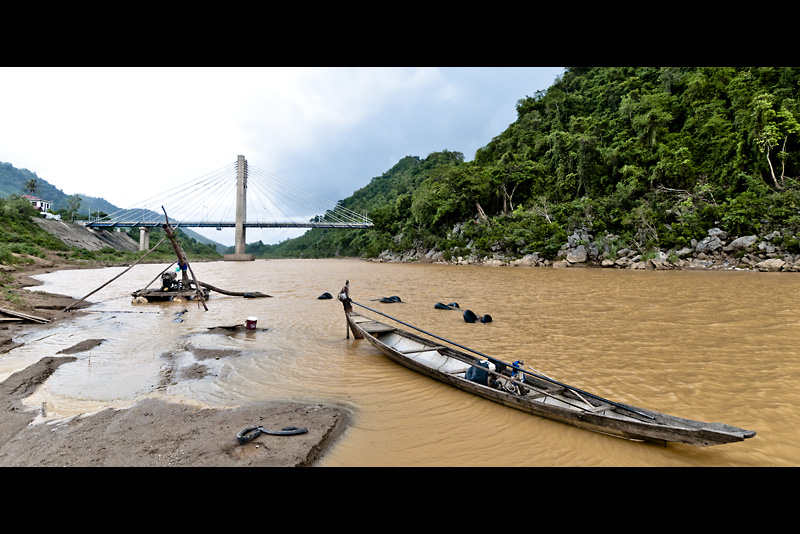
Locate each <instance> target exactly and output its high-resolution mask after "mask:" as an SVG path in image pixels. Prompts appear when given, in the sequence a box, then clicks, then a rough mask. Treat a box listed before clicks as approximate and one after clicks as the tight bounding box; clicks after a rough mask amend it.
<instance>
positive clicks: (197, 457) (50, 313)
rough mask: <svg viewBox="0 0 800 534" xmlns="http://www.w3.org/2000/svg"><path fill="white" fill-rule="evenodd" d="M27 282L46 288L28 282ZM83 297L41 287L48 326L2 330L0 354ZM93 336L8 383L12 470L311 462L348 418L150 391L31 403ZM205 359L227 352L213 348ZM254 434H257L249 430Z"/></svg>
mask: <svg viewBox="0 0 800 534" xmlns="http://www.w3.org/2000/svg"><path fill="white" fill-rule="evenodd" d="M20 285H21V286H24V285H37V284H36V282H33V283H29V282H28V281H27V280H26V281H21V283H20ZM73 302H74V299H72V298H71V297H65V296H62V295H52V294H46V293H34V294H32V295H30V296H29V297H28V302H27V304H29V307H27V308H26V311H29V312H35V313H36V314H37V315H38V316H40V317H44V318H46V319H48V320H49V321H51V322H50V323H49V325H47V324H45V325H31V324H18V325H17V324H14V325H10V326H6V327H5V328H4V329H3V331H2V332H0V358H2V355H3V353H5V352H8V351H9V350H12V349H13V348H14V347H15V346H18V344H17V343H16V342H15V341H14V337H15V334H16V333H17V332H19V331H21V330H29V329H33V328H37V329H38V328H47V327H48V326H52V324H53V322H54V321H58V320H62V319H64V318H66V317H69V316H70V314H71V313H82V312H81V311H79V310H78V311H76V312H67V313H63V312H62V311H61V310H63V308H64V307H65V306H66V305H68V304H70V303H73ZM88 337H89V336H87V339H86V340H84V341H81V342H80V343H78V344H76V345H75V346H73V347H70V348H69V349H65V350H63V351H61V352H60V353H59V354H56V355H42V358H41V359H40V360H39V361H37V362H36V363H35V364H32V365H30V366H29V367H27V368H25V369H23V370H21V371H18V372H16V373H14V374H12V375H11V376H9V377H8V378H7V379H6V380H4V381H3V382H0V466H4V467H56V466H58V467H69V466H73V467H92V466H94V467H168V466H175V467H201V466H203V467H247V466H252V467H310V466H313V465H314V463H315V462H316V461H317V460H318V459H320V458H321V457H322V456H323V455H324V453H325V451H326V450H327V448H328V447H329V446H330V445H331V444H332V443H333V442H334V441H335V440H336V439H337V438H338V437H339V436H340V435H341V434H342V433H343V432H344V430H345V429H346V428H347V426H348V425H349V419H350V414H349V412H347V411H346V410H343V409H340V408H337V407H330V406H323V405H315V404H311V405H309V404H298V403H291V402H265V403H253V404H249V405H245V406H239V407H234V408H207V407H198V406H192V405H187V404H179V403H172V402H168V401H164V400H160V399H153V398H147V399H144V400H141V401H139V402H137V403H136V404H134V405H133V406H131V407H129V408H125V409H114V408H108V409H105V410H102V411H99V412H96V413H92V414H83V415H79V416H75V417H72V418H69V419H63V420H57V421H47V420H43V419H42V417H43V416H46V409H47V408H46V406H42V407H38V408H33V409H32V408H31V407H30V406H27V405H25V404H24V400H25V399H26V398H27V397H28V396H30V395H31V394H33V393H34V392H35V391H36V389H37V388H38V387H39V386H40V385H41V384H43V383H44V382H45V381H46V380H47V379H48V378H49V377H50V376H51V375H52V374H53V373H54V372H55V371H56V370H57V369H58V367H59V366H61V365H64V364H68V363H70V362H73V361H76V359H77V356H73V354H79V353H81V352H84V351H87V350H90V349H91V348H93V347H96V346H98V345H99V344H101V343H102V342H103V340H102V339H89V338H88ZM207 352H208V353H207V354H205V353H204V356H206V357H212V358H214V357H219V356H220V354H218V353H216V352H214V351H207ZM251 427H260V428H263V429H264V430H270V431H280V430H281V429H283V428H287V427H295V428H302V429H305V430H306V432H305V433H301V434H292V435H271V434H268V433H258V432H257V434H258V435H257V436H256V437H255V438H254V439H252V440H251V441H249V442H246V443H241V442H240V441H239V440H237V435H239V434H240V433H241V432H242V431H243V430H245V429H247V428H251ZM250 436H251V437H252V434H250Z"/></svg>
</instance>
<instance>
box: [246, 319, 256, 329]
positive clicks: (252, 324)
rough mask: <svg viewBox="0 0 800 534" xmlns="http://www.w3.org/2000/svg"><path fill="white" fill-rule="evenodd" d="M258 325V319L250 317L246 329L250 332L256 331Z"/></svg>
mask: <svg viewBox="0 0 800 534" xmlns="http://www.w3.org/2000/svg"><path fill="white" fill-rule="evenodd" d="M256 323H258V319H257V318H255V317H248V318H247V320H246V321H245V322H244V327H245V328H246V329H248V330H255V329H256Z"/></svg>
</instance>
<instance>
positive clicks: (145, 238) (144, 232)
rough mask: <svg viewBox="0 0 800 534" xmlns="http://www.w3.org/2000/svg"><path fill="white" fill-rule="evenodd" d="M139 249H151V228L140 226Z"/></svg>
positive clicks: (143, 250) (144, 250)
mask: <svg viewBox="0 0 800 534" xmlns="http://www.w3.org/2000/svg"><path fill="white" fill-rule="evenodd" d="M139 250H140V251H142V252H146V251H148V250H150V228H145V227H139Z"/></svg>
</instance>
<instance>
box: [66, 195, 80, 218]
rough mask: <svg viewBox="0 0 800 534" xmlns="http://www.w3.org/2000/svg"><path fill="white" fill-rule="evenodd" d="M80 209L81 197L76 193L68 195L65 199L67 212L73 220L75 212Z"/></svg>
mask: <svg viewBox="0 0 800 534" xmlns="http://www.w3.org/2000/svg"><path fill="white" fill-rule="evenodd" d="M80 209H81V197H80V196H79V195H77V194H75V195H72V196H70V197H69V198H68V199H67V212H68V213H69V216H70V218H71V219H72V220H73V221H74V220H75V214H76V213H78V211H80Z"/></svg>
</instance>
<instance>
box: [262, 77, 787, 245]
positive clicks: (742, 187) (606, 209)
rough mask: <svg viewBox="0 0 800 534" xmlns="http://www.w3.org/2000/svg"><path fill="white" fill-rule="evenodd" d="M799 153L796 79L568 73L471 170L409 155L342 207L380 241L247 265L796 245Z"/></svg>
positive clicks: (359, 235) (328, 238)
mask: <svg viewBox="0 0 800 534" xmlns="http://www.w3.org/2000/svg"><path fill="white" fill-rule="evenodd" d="M798 148H800V67H569V68H566V69H565V71H564V73H563V74H562V76H560V77H559V78H558V79H557V80H556V81H555V83H554V84H553V85H552V86H551V87H550V88H549V89H547V90H546V91H542V92H538V93H536V94H535V95H533V96H527V97H525V98H522V99H521V100H519V102H518V103H517V120H516V121H515V122H514V123H513V124H511V125H510V126H509V127H508V128H507V129H506V130H505V131H504V132H502V133H501V134H500V135H498V136H497V137H496V138H494V139H493V140H492V141H491V142H489V143H488V144H487V145H486V146H485V147H483V148H481V149H480V150H478V152H477V154H475V157H474V159H473V160H472V161H469V162H467V161H465V159H464V156H463V155H462V154H460V153H457V152H448V151H442V152H437V153H433V154H430V155H428V156H427V157H426V158H424V159H422V158H419V157H413V156H409V157H406V158H404V159H403V160H401V161H400V162H399V163H397V165H395V166H394V167H393V168H392V169H390V170H389V171H387V172H386V173H384V174H383V175H382V176H379V177H376V178H374V179H372V181H371V183H370V184H368V185H367V186H366V187H364V188H363V189H361V190H359V191H356V192H355V193H354V194H353V195H352V196H351V197H349V198H347V199H345V200H343V201H342V202H341V203H342V205H343V206H345V207H347V208H349V209H351V210H353V211H356V212H364V211H367V212H368V213H369V216H370V218H371V219H372V221H373V222H374V224H375V226H374V228H372V229H370V230H358V231H341V230H319V229H316V230H312V231H309V232H308V233H306V234H305V235H304V236H302V237H300V238H297V239H293V240H288V241H285V242H284V243H281V244H279V245H272V246H266V245H263V244H262V243H260V242H259V243H255V244H253V245H250V246H249V247H248V252H251V253H253V254H256V255H258V256H262V257H298V256H301V255H304V256H305V257H324V256H336V255H340V256H367V257H374V256H377V255H379V254H380V253H381V252H383V251H385V250H390V251H396V252H401V251H406V250H410V249H425V250H430V249H432V248H436V249H437V250H439V251H442V252H444V254H445V258H448V257H449V256H450V255H464V256H467V255H469V254H474V255H491V254H492V253H493V252H499V253H501V254H504V255H507V256H510V257H515V256H522V255H524V254H527V253H532V252H539V253H540V254H541V255H543V256H544V257H549V258H552V257H554V256H555V254H556V253H557V251H558V250H559V248H560V247H561V246H562V245H563V244H564V242H565V241H566V238H567V236H568V235H569V234H570V233H571V232H573V231H574V230H576V229H580V228H582V229H586V230H588V231H590V232H591V233H592V234H593V235H594V236H595V238H596V239H597V238H600V239H612V238H613V239H617V240H619V242H620V243H624V245H625V246H627V247H636V248H639V249H640V250H641V251H642V252H645V251H646V250H648V249H654V248H659V249H662V250H664V249H672V248H680V247H682V246H684V245H685V244H687V243H689V242H690V241H691V240H692V239H698V240H700V239H702V238H703V237H705V236H706V235H707V231H708V229H710V228H712V227H715V226H716V227H720V228H723V229H724V230H726V231H727V232H729V233H730V234H731V235H739V236H743V235H750V234H759V233H765V232H768V231H774V230H778V231H780V232H782V233H783V234H784V235H785V236H786V239H787V240H792V241H793V242H794V243H795V245H796V243H797V240H796V233H797V231H798V227H800V214H799V213H798V207H800V179H799V178H800V151H798ZM798 252H800V250H798Z"/></svg>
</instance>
